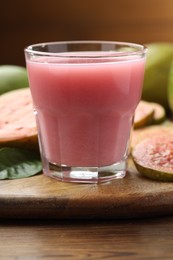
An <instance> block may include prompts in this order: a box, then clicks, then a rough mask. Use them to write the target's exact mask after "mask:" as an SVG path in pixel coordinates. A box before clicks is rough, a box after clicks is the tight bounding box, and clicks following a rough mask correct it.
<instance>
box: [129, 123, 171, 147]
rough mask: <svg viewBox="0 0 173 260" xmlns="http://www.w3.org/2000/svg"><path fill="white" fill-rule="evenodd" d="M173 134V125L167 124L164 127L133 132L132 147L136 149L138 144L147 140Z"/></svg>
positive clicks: (155, 126)
mask: <svg viewBox="0 0 173 260" xmlns="http://www.w3.org/2000/svg"><path fill="white" fill-rule="evenodd" d="M164 133H165V134H173V123H171V122H170V123H167V124H166V123H165V124H163V125H151V126H147V127H144V128H141V129H136V130H134V131H133V132H132V136H131V147H132V148H133V147H135V145H136V144H137V143H139V142H140V141H142V140H144V139H145V138H148V137H150V138H152V137H153V136H158V135H162V134H164Z"/></svg>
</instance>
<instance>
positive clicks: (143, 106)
mask: <svg viewBox="0 0 173 260" xmlns="http://www.w3.org/2000/svg"><path fill="white" fill-rule="evenodd" d="M153 112H154V108H153V107H152V106H150V104H149V103H147V102H145V101H143V100H141V101H140V102H139V105H138V106H137V108H136V111H135V117H134V122H135V123H136V122H138V121H140V120H142V119H143V118H145V117H147V116H148V115H149V114H151V113H153Z"/></svg>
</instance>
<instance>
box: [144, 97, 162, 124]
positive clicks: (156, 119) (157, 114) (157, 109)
mask: <svg viewBox="0 0 173 260" xmlns="http://www.w3.org/2000/svg"><path fill="white" fill-rule="evenodd" d="M148 103H149V105H150V106H151V107H153V109H154V115H153V122H152V124H160V123H162V122H163V121H164V120H165V119H166V111H165V108H164V107H163V106H162V105H160V104H158V103H155V102H148Z"/></svg>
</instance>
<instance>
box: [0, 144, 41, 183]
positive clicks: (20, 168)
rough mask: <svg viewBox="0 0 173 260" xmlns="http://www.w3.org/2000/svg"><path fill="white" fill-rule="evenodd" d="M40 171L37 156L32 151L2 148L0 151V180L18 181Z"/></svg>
mask: <svg viewBox="0 0 173 260" xmlns="http://www.w3.org/2000/svg"><path fill="white" fill-rule="evenodd" d="M41 170H42V164H41V161H40V157H39V155H38V154H36V153H34V152H33V151H30V150H26V149H21V148H10V147H4V148H1V149H0V179H1V180H3V179H20V178H26V177H29V176H33V175H35V174H37V173H39V172H41Z"/></svg>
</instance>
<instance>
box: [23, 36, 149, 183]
mask: <svg viewBox="0 0 173 260" xmlns="http://www.w3.org/2000/svg"><path fill="white" fill-rule="evenodd" d="M146 52H147V49H146V47H145V46H143V45H140V44H135V43H128V42H127V43H126V42H108V41H72V42H49V43H40V44H34V45H30V46H28V47H27V48H26V49H25V59H26V65H27V71H28V78H29V84H30V89H31V94H32V99H33V106H34V114H35V117H36V123H37V128H38V137H39V145H40V153H41V157H42V164H43V172H44V173H45V174H46V175H48V176H50V177H53V178H56V179H58V180H61V181H67V182H82V183H100V182H106V181H111V180H113V179H118V178H123V177H124V176H125V175H126V169H127V159H128V154H129V145H130V134H131V130H132V129H133V118H134V112H135V109H136V107H137V105H138V103H139V101H140V98H141V92H142V85H143V77H144V67H145V59H146Z"/></svg>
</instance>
